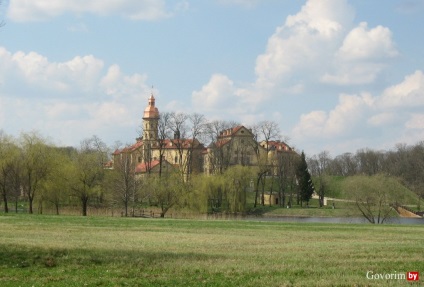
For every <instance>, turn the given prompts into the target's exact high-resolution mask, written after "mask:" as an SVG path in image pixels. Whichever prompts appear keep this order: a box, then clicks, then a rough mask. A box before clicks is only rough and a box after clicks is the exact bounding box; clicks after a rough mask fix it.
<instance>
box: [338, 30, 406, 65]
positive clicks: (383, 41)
mask: <svg viewBox="0 0 424 287" xmlns="http://www.w3.org/2000/svg"><path fill="white" fill-rule="evenodd" d="M339 53H340V55H339V56H340V57H341V58H342V59H345V60H358V59H359V60H373V59H374V60H375V59H380V58H391V57H395V56H397V55H398V52H397V50H396V48H395V46H394V43H393V40H392V32H391V31H390V29H388V28H387V27H383V26H377V27H375V28H373V29H369V28H368V24H367V23H366V22H362V23H360V24H359V26H358V27H356V28H354V29H353V30H352V31H350V32H349V34H348V35H347V36H346V38H345V39H344V41H343V45H342V47H340V50H339Z"/></svg>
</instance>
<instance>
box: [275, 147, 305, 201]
mask: <svg viewBox="0 0 424 287" xmlns="http://www.w3.org/2000/svg"><path fill="white" fill-rule="evenodd" d="M298 157H299V156H298V154H296V153H295V152H294V151H290V152H276V153H275V158H274V169H275V176H276V179H277V183H278V198H279V205H280V206H285V205H286V195H287V191H288V190H290V191H291V192H290V198H289V204H291V201H290V199H291V194H292V192H293V188H294V185H295V181H296V165H297V164H296V160H297V158H298Z"/></svg>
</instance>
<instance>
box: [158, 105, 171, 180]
mask: <svg viewBox="0 0 424 287" xmlns="http://www.w3.org/2000/svg"><path fill="white" fill-rule="evenodd" d="M171 119H172V114H171V113H166V112H165V113H161V114H160V116H159V122H158V138H157V146H158V150H159V177H161V176H162V167H163V161H164V154H165V148H166V141H167V139H170V138H171V133H172V130H171Z"/></svg>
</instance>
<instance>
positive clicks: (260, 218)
mask: <svg viewBox="0 0 424 287" xmlns="http://www.w3.org/2000/svg"><path fill="white" fill-rule="evenodd" d="M243 219H244V220H252V221H274V222H280V221H281V222H303V223H314V222H316V223H354V224H358V223H369V222H368V220H366V219H365V218H362V217H298V216H278V217H265V216H246V217H244V218H243ZM384 224H413V225H416V224H423V225H424V218H405V217H395V218H389V219H386V220H385V222H384Z"/></svg>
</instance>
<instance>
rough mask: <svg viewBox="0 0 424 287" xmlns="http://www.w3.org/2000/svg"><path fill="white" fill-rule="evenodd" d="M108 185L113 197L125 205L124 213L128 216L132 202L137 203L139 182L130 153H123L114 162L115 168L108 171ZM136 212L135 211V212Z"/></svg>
mask: <svg viewBox="0 0 424 287" xmlns="http://www.w3.org/2000/svg"><path fill="white" fill-rule="evenodd" d="M107 175H108V179H109V180H108V182H107V183H108V187H109V188H110V189H111V192H112V197H113V198H114V199H115V200H116V201H118V202H120V203H121V204H122V205H123V206H124V214H125V216H128V208H129V205H130V203H131V202H132V203H133V204H135V202H136V201H137V197H138V190H139V183H140V180H139V179H137V176H136V173H135V161H134V160H133V159H132V157H131V154H130V153H122V154H121V157H120V158H119V159H118V160H117V161H115V162H114V169H113V170H112V171H110V172H108V173H107ZM133 214H134V213H133Z"/></svg>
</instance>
